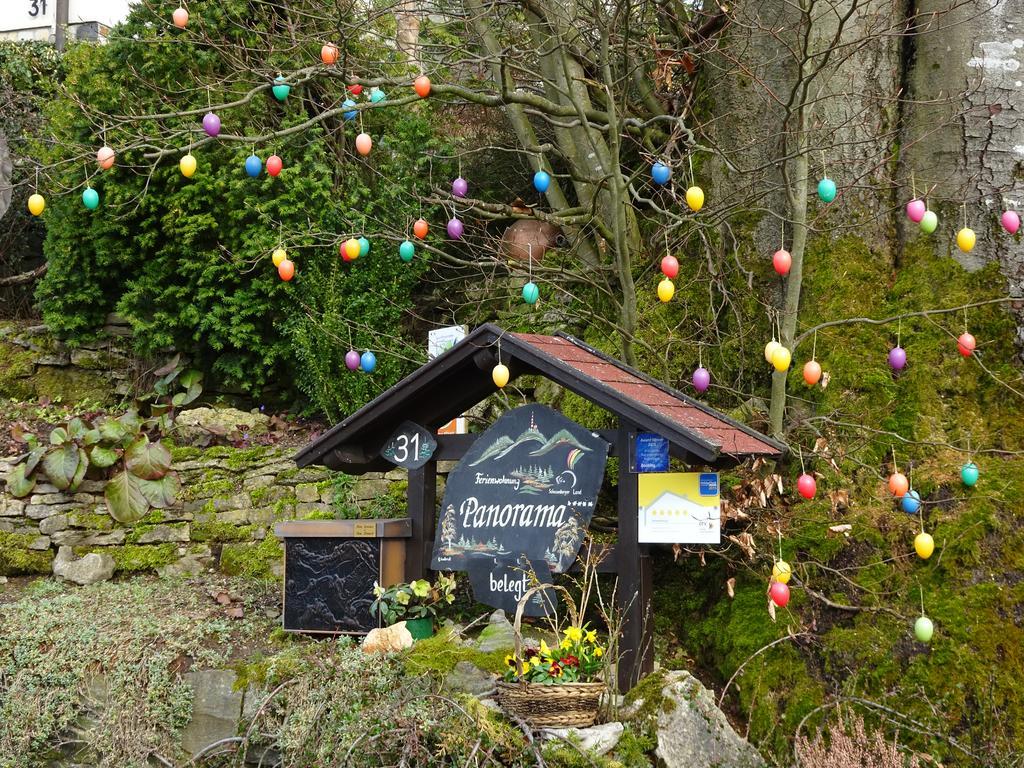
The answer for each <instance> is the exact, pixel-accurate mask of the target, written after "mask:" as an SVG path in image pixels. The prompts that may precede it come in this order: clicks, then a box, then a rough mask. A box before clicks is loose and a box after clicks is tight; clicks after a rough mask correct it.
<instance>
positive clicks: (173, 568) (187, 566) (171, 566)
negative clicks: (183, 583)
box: [156, 555, 206, 578]
mask: <svg viewBox="0 0 1024 768" xmlns="http://www.w3.org/2000/svg"><path fill="white" fill-rule="evenodd" d="M205 571H206V565H205V564H204V563H203V561H202V560H200V559H199V558H198V557H196V556H195V555H185V557H183V558H181V559H179V560H175V561H174V562H173V563H168V564H167V565H161V566H159V567H158V568H157V569H156V572H157V574H158V575H159V576H162V577H163V578H184V577H188V576H198V575H199V574H201V573H204V572H205Z"/></svg>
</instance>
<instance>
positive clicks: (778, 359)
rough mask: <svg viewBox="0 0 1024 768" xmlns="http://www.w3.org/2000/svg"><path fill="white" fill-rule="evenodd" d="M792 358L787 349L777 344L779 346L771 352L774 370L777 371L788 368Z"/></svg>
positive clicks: (781, 371)
mask: <svg viewBox="0 0 1024 768" xmlns="http://www.w3.org/2000/svg"><path fill="white" fill-rule="evenodd" d="M792 359H793V356H792V355H791V354H790V353H789V350H788V349H786V348H785V347H784V346H782V345H781V344H779V348H778V349H776V350H775V352H774V353H773V354H772V365H774V366H775V370H776V371H778V372H779V373H783V372H784V371H788V370H789V363H790V361H791V360H792Z"/></svg>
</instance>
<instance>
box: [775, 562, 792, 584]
mask: <svg viewBox="0 0 1024 768" xmlns="http://www.w3.org/2000/svg"><path fill="white" fill-rule="evenodd" d="M792 575H793V569H792V568H790V567H789V563H787V562H786V561H785V560H779V561H778V562H776V563H775V565H773V566H772V578H773V579H775V580H776V581H780V582H782V583H783V584H788V583H789V577H790V576H792Z"/></svg>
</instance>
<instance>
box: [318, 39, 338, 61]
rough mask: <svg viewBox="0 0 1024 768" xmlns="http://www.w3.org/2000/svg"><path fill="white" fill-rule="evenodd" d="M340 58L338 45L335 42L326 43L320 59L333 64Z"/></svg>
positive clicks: (321, 50)
mask: <svg viewBox="0 0 1024 768" xmlns="http://www.w3.org/2000/svg"><path fill="white" fill-rule="evenodd" d="M337 60H338V46H336V45H335V44H334V43H324V45H323V47H322V48H321V49H320V61H322V62H323V63H324V64H326V65H327V66H331V65H333V64H334V62H336V61H337Z"/></svg>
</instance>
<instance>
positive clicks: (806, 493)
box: [796, 472, 818, 499]
mask: <svg viewBox="0 0 1024 768" xmlns="http://www.w3.org/2000/svg"><path fill="white" fill-rule="evenodd" d="M796 489H797V491H799V493H800V495H801V496H803V497H804V498H805V499H813V498H814V494H815V493H817V491H818V483H817V482H816V481H815V479H814V475H808V474H807V473H806V472H804V473H803V474H802V475H800V477H799V478H797V481H796Z"/></svg>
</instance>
